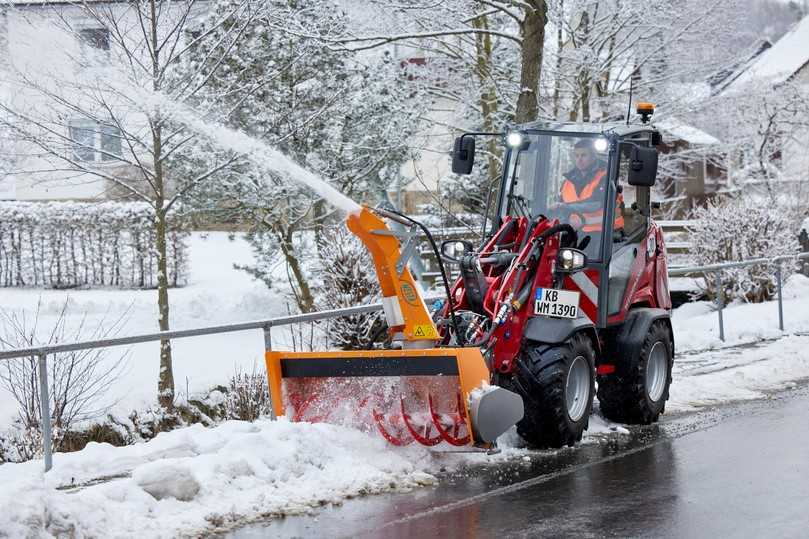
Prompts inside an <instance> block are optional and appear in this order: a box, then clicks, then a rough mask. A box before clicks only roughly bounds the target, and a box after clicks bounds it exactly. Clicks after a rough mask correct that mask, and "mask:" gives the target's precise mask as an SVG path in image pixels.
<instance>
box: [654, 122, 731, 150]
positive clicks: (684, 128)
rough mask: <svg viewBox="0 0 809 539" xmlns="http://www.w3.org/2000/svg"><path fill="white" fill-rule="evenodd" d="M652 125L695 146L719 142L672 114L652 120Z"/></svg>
mask: <svg viewBox="0 0 809 539" xmlns="http://www.w3.org/2000/svg"><path fill="white" fill-rule="evenodd" d="M654 126H655V127H656V128H658V129H659V130H660V131H662V132H663V133H664V134H667V135H669V136H671V137H674V138H676V139H678V140H683V141H685V142H687V143H689V144H692V145H695V146H711V145H713V144H719V139H717V138H716V137H714V136H712V135H709V134H708V133H706V132H705V131H703V130H701V129H697V128H696V127H694V126H691V125H688V124H686V123H684V122H682V121H680V120H679V119H677V118H675V117H674V116H669V117H668V118H665V119H663V120H660V121H657V122H654Z"/></svg>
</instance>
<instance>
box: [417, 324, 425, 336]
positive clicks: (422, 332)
mask: <svg viewBox="0 0 809 539" xmlns="http://www.w3.org/2000/svg"><path fill="white" fill-rule="evenodd" d="M416 337H424V329H423V328H422V327H421V326H418V327H417V328H416Z"/></svg>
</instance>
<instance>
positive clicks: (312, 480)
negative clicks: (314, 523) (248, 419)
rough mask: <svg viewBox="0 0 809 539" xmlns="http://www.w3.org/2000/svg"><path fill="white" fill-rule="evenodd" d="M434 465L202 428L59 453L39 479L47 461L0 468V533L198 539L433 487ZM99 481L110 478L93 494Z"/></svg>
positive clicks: (298, 438)
mask: <svg viewBox="0 0 809 539" xmlns="http://www.w3.org/2000/svg"><path fill="white" fill-rule="evenodd" d="M416 462H418V463H419V464H418V465H416V464H415V463H416ZM429 463H430V458H429V455H428V453H427V451H426V450H424V449H422V448H404V449H402V448H391V447H389V446H387V445H386V442H384V440H382V439H381V438H379V437H370V436H367V435H365V434H362V433H360V432H358V431H355V430H350V429H346V428H341V427H336V426H331V425H324V424H318V425H312V424H308V423H294V424H293V423H289V422H287V421H285V420H279V421H276V422H271V421H262V422H257V423H252V424H251V423H244V422H239V421H230V422H227V423H225V424H223V425H221V426H219V427H216V428H213V429H205V428H203V427H201V426H198V425H197V426H193V427H189V428H185V429H181V430H177V431H172V432H167V433H163V434H160V435H159V436H157V438H155V439H154V440H152V441H150V442H148V443H145V444H139V445H134V446H128V447H120V448H115V447H112V446H109V445H107V444H90V445H89V446H87V448H86V449H85V450H83V451H80V452H77V453H66V454H62V453H59V454H56V455H55V456H54V469H53V470H52V471H51V472H49V473H47V474H44V478H43V473H42V471H41V469H42V461H32V462H27V463H24V464H5V465H3V466H0V483H2V484H3V485H4V487H3V490H2V491H0V506H2V507H3V509H4V510H3V511H2V513H0V530H2V533H5V534H8V535H9V536H12V537H15V536H16V537H23V536H26V537H32V536H42V535H44V536H48V535H53V536H64V535H69V536H75V537H110V536H112V537H116V536H117V537H120V536H138V537H174V536H177V535H179V534H190V535H197V534H201V533H204V532H206V531H211V530H213V529H216V528H222V527H225V528H226V527H228V526H230V525H233V524H235V523H238V522H244V521H245V520H247V519H251V518H259V517H266V516H269V515H284V514H294V513H305V512H308V511H311V510H312V509H313V508H316V507H318V506H320V505H323V504H324V503H340V502H341V501H342V500H345V499H347V498H351V497H355V496H361V495H365V494H371V493H378V492H384V491H392V490H399V491H401V490H408V489H411V488H414V487H417V486H422V485H430V484H433V483H435V478H434V477H433V476H432V475H430V474H429V473H426V472H425V471H423V467H424V466H427V465H429ZM420 467H421V468H420ZM102 478H112V479H111V480H107V481H104V482H102V483H99V484H94V482H95V481H98V480H99V479H102Z"/></svg>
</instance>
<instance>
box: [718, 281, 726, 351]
mask: <svg viewBox="0 0 809 539" xmlns="http://www.w3.org/2000/svg"><path fill="white" fill-rule="evenodd" d="M723 296H724V294H723V293H722V273H721V272H720V271H718V270H717V271H716V310H717V312H718V313H719V340H720V341H722V342H724V341H725V323H724V320H722V309H723V308H724V307H725V299H724V297H723Z"/></svg>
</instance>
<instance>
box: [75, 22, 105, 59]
mask: <svg viewBox="0 0 809 539" xmlns="http://www.w3.org/2000/svg"><path fill="white" fill-rule="evenodd" d="M78 37H79V44H80V45H81V55H82V61H81V62H80V63H81V65H82V67H90V66H93V65H105V64H107V63H108V62H109V57H110V31H109V30H107V29H106V28H82V29H80V30H79V31H78Z"/></svg>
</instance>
